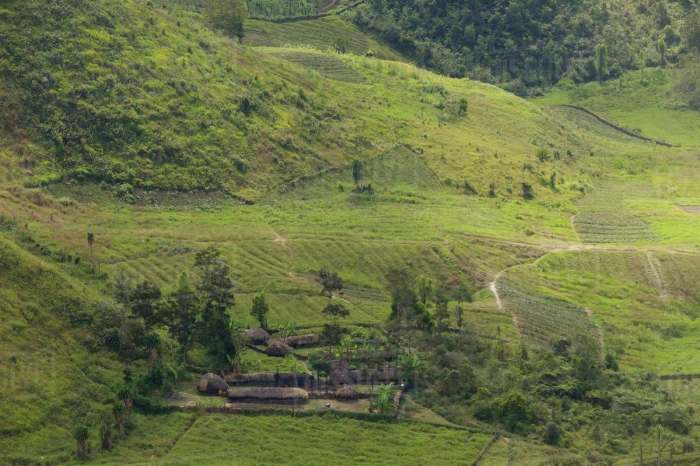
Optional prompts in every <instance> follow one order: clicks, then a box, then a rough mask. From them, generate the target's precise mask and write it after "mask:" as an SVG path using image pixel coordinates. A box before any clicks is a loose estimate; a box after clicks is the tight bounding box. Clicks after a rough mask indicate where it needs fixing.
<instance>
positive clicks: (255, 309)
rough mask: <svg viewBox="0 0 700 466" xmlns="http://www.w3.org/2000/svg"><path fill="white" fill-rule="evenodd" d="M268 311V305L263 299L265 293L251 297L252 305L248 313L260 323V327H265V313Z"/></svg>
mask: <svg viewBox="0 0 700 466" xmlns="http://www.w3.org/2000/svg"><path fill="white" fill-rule="evenodd" d="M269 312H270V306H269V305H268V304H267V301H266V300H265V295H263V294H259V295H256V296H255V297H254V298H253V306H252V308H251V309H250V313H251V315H252V316H253V317H255V319H256V320H257V321H258V323H259V324H260V327H262V328H264V329H267V314H268V313H269Z"/></svg>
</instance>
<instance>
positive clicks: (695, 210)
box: [678, 205, 700, 215]
mask: <svg viewBox="0 0 700 466" xmlns="http://www.w3.org/2000/svg"><path fill="white" fill-rule="evenodd" d="M678 207H680V208H681V209H683V210H684V211H685V212H688V213H689V214H695V215H700V205H680V206H678Z"/></svg>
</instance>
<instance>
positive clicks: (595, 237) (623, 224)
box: [574, 210, 657, 243]
mask: <svg viewBox="0 0 700 466" xmlns="http://www.w3.org/2000/svg"><path fill="white" fill-rule="evenodd" d="M574 227H575V228H576V232H577V233H578V235H579V236H580V238H581V240H582V241H583V242H585V243H636V242H639V241H654V240H656V239H657V238H656V235H655V234H654V233H653V232H652V231H651V229H650V228H649V225H648V224H647V223H646V222H644V221H643V220H641V219H639V218H638V217H635V216H634V215H630V214H626V213H621V212H615V211H612V210H610V211H601V212H583V213H580V214H578V215H576V217H575V219H574Z"/></svg>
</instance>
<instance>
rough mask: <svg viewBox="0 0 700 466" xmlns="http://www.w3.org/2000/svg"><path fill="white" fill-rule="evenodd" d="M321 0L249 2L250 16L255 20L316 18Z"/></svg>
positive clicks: (262, 0)
mask: <svg viewBox="0 0 700 466" xmlns="http://www.w3.org/2000/svg"><path fill="white" fill-rule="evenodd" d="M323 3H324V2H322V1H321V0H248V16H249V17H251V18H255V19H285V18H303V17H309V16H316V15H318V14H320V13H321V12H322V11H323V10H322V8H323V6H324V5H323Z"/></svg>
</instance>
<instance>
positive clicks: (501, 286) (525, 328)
mask: <svg viewBox="0 0 700 466" xmlns="http://www.w3.org/2000/svg"><path fill="white" fill-rule="evenodd" d="M496 286H497V290H498V293H499V295H500V297H501V300H502V302H503V304H504V306H505V308H506V309H508V310H510V311H511V312H512V313H513V320H514V322H515V324H516V325H517V327H518V329H519V330H520V333H521V335H522V337H523V338H525V339H526V340H528V341H530V342H532V343H535V344H537V345H541V346H544V347H546V348H551V346H552V344H553V343H555V342H557V341H559V340H562V339H566V340H568V341H569V342H572V343H574V342H576V343H579V342H584V343H585V344H587V345H588V344H590V345H593V348H594V349H595V350H596V351H597V352H599V353H602V349H603V348H602V337H601V335H600V332H599V330H598V328H597V327H596V325H595V324H594V323H593V321H592V320H591V318H590V315H589V313H588V312H587V311H586V310H585V309H584V308H582V307H580V306H577V305H575V304H572V303H569V302H566V301H563V300H561V299H556V298H552V297H548V296H544V295H539V294H537V293H533V292H528V291H523V290H521V289H519V288H517V285H516V284H514V283H512V282H510V281H509V280H499V281H498V282H497V284H496Z"/></svg>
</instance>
